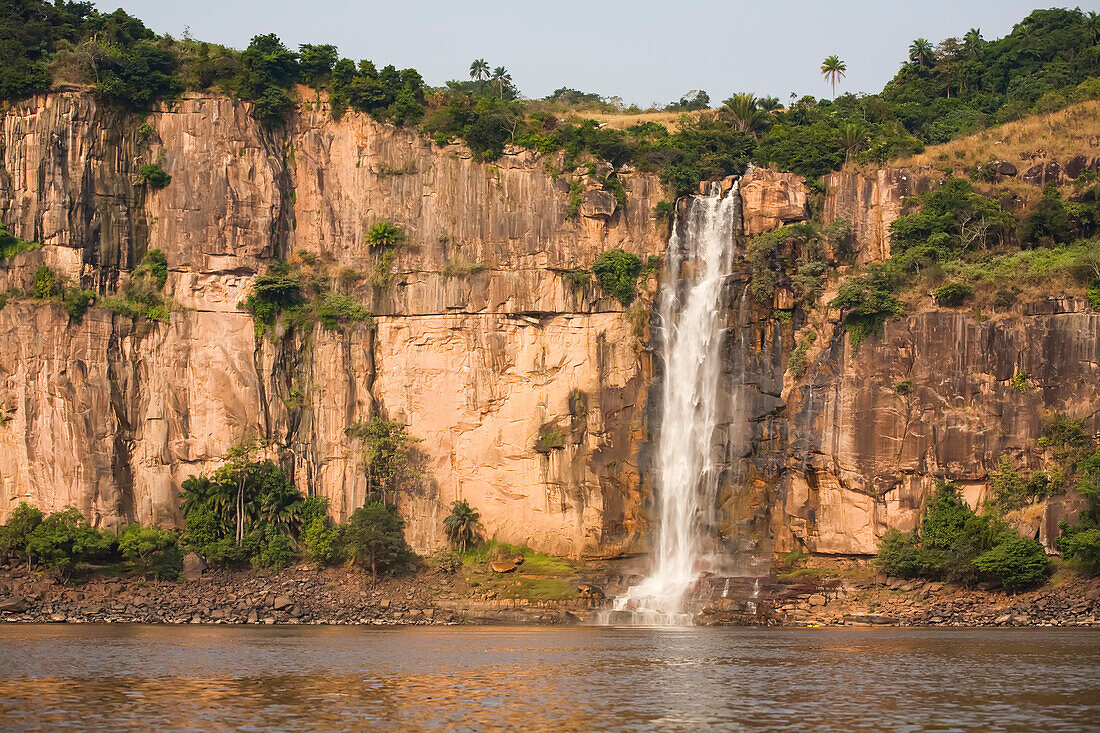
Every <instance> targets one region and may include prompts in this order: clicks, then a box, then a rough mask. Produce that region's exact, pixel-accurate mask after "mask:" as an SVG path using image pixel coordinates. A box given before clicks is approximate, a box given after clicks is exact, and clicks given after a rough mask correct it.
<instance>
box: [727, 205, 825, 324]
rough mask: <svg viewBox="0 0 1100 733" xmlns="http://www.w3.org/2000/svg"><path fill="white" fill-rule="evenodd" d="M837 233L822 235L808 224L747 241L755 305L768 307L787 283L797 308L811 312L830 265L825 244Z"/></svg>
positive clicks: (817, 229) (784, 228)
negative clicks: (781, 287) (777, 291)
mask: <svg viewBox="0 0 1100 733" xmlns="http://www.w3.org/2000/svg"><path fill="white" fill-rule="evenodd" d="M839 221H843V220H839ZM837 231H840V230H839V229H837V228H835V227H834V228H830V230H828V231H825V230H822V229H820V228H819V227H818V226H816V225H815V224H811V223H808V222H807V223H803V224H793V225H791V226H785V227H780V228H779V229H776V230H775V231H771V232H766V233H764V234H758V235H756V236H754V237H752V238H750V239H749V241H748V243H747V244H746V245H745V259H746V260H747V261H748V263H749V266H750V268H751V276H750V279H749V290H750V291H751V292H752V294H753V297H754V298H755V299H756V301H757V302H758V303H761V304H762V305H770V304H771V302H772V298H773V297H774V296H775V289H776V287H777V286H778V285H779V284H780V283H784V284H787V283H789V284H790V285H791V286H792V287H793V289H794V291H795V298H796V300H797V302H798V303H799V305H801V306H802V307H803V308H805V309H810V308H813V306H814V304H815V303H816V302H817V299H818V298H820V297H821V293H822V292H823V290H824V280H825V273H826V271H827V270H828V267H829V265H830V261H829V258H828V256H827V254H826V244H827V243H828V242H829V240H830V239H831V238H832V237H833V236H836V235H835V232H837ZM844 236H846V235H844ZM834 244H836V243H835V242H834Z"/></svg>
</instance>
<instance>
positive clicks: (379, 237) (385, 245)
mask: <svg viewBox="0 0 1100 733" xmlns="http://www.w3.org/2000/svg"><path fill="white" fill-rule="evenodd" d="M366 242H367V245H368V246H369V247H372V248H374V249H392V248H394V247H399V246H401V245H402V244H403V243H404V242H405V232H404V231H403V230H402V229H401V227H399V226H396V225H395V224H392V223H390V222H388V221H385V220H383V221H379V222H376V223H375V224H372V225H371V227H370V229H368V230H367V234H366Z"/></svg>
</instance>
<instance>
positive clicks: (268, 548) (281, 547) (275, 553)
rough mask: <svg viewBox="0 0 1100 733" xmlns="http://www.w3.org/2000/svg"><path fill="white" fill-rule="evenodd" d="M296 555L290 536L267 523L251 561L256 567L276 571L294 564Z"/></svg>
mask: <svg viewBox="0 0 1100 733" xmlns="http://www.w3.org/2000/svg"><path fill="white" fill-rule="evenodd" d="M296 557H297V553H296V552H295V551H294V545H293V544H292V543H291V541H290V538H289V537H287V536H286V535H285V534H283V533H281V532H279V531H278V530H276V529H275V528H274V527H272V526H270V525H269V526H268V527H266V528H265V529H264V532H263V539H262V540H261V544H260V551H259V553H258V554H257V555H256V556H255V557H254V558H253V560H252V562H253V564H254V565H256V566H257V567H260V568H264V569H267V570H274V571H276V572H278V571H279V570H284V569H286V568H288V567H290V566H291V565H292V564H294V560H295V558H296Z"/></svg>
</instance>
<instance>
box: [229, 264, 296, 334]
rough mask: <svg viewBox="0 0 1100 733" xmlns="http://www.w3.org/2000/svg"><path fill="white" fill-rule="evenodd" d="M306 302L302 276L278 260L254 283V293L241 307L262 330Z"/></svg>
mask: <svg viewBox="0 0 1100 733" xmlns="http://www.w3.org/2000/svg"><path fill="white" fill-rule="evenodd" d="M303 303H304V299H303V297H302V283H301V279H300V278H299V277H298V275H296V274H294V275H292V274H290V268H289V266H288V265H287V264H286V263H285V262H278V263H273V264H272V265H271V266H270V267H269V268H268V271H267V273H266V274H264V275H260V276H259V277H257V278H256V279H255V280H254V281H253V282H252V292H251V293H249V294H248V297H246V298H245V299H244V303H242V306H243V307H244V309H245V310H247V311H248V312H249V313H251V314H252V319H253V320H254V321H255V322H256V329H257V331H258V332H260V333H263V330H264V329H265V328H270V327H271V326H274V325H275V320H276V319H277V318H278V317H279V315H280V314H282V313H283V312H285V311H287V310H290V309H292V308H296V307H298V306H300V305H302V304H303Z"/></svg>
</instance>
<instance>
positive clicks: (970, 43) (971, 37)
mask: <svg viewBox="0 0 1100 733" xmlns="http://www.w3.org/2000/svg"><path fill="white" fill-rule="evenodd" d="M983 46H985V39H984V38H982V29H981V28H971V29H970V30H968V31H967V32H966V35H965V36H963V51H964V52H965V53H966V55H967V56H968V57H970V58H972V59H976V58H978V56H979V55H981V52H982V47H983Z"/></svg>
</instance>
